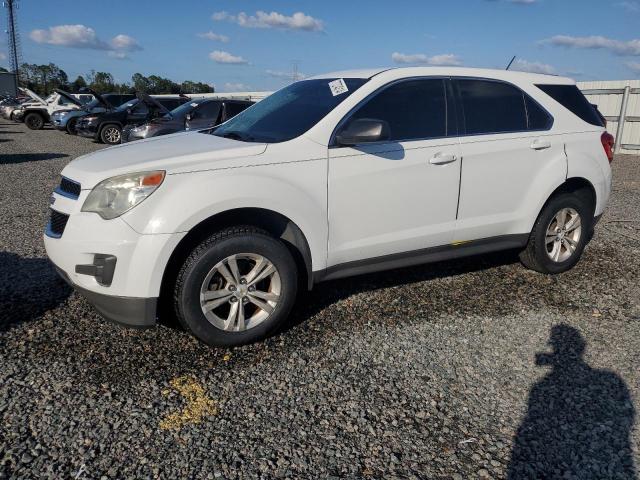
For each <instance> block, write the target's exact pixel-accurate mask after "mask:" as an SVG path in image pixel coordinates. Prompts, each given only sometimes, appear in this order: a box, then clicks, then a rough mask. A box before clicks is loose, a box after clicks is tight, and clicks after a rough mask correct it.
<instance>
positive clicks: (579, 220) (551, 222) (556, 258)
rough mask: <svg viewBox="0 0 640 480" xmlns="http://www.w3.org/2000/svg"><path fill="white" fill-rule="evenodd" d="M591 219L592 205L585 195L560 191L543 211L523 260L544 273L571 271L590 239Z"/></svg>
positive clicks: (533, 268)
mask: <svg viewBox="0 0 640 480" xmlns="http://www.w3.org/2000/svg"><path fill="white" fill-rule="evenodd" d="M592 222H593V207H592V205H590V204H589V202H587V201H586V199H585V197H584V196H581V195H578V194H576V193H561V194H559V195H557V196H555V197H553V198H552V199H551V200H550V201H549V202H548V203H547V205H546V206H545V207H544V209H543V210H542V212H541V213H540V216H539V217H538V220H537V221H536V224H535V225H534V227H533V231H532V232H531V236H530V237H529V242H528V244H527V247H526V248H525V250H524V251H522V252H521V253H520V260H521V261H522V263H523V264H524V265H525V266H526V267H528V268H531V269H532V270H536V271H538V272H541V273H550V274H556V273H562V272H566V271H567V270H570V269H571V268H573V267H574V266H575V265H576V263H578V261H579V260H580V257H581V256H582V252H583V251H584V248H585V246H586V245H587V242H588V241H589V232H590V229H591V224H592Z"/></svg>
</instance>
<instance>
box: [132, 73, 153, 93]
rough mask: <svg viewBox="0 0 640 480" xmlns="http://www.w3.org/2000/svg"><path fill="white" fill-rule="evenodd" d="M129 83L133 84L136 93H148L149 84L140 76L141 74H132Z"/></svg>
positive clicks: (146, 79)
mask: <svg viewBox="0 0 640 480" xmlns="http://www.w3.org/2000/svg"><path fill="white" fill-rule="evenodd" d="M131 82H132V83H133V89H134V90H135V91H136V92H145V93H147V92H149V89H150V88H151V83H150V82H149V79H148V78H147V77H145V76H144V75H142V74H141V73H134V74H133V76H132V77H131Z"/></svg>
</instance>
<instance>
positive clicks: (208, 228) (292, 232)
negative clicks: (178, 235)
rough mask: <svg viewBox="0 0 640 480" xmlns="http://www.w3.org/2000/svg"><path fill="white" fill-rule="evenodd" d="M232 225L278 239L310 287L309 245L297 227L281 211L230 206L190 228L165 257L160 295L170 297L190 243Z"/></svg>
mask: <svg viewBox="0 0 640 480" xmlns="http://www.w3.org/2000/svg"><path fill="white" fill-rule="evenodd" d="M235 225H251V226H254V227H258V228H261V229H263V230H265V231H267V232H268V233H270V234H271V235H273V236H274V237H276V238H279V239H280V240H282V241H283V242H284V244H285V245H286V247H287V248H288V249H289V251H290V252H291V254H292V255H293V258H294V260H295V262H296V266H297V267H298V271H299V273H300V274H301V279H300V280H301V284H302V285H306V287H307V288H308V289H311V287H312V285H313V275H312V262H311V249H310V248H309V243H308V241H307V238H306V237H305V235H304V233H303V232H302V230H301V229H300V227H299V226H298V225H297V224H296V223H295V222H293V221H292V220H291V219H289V218H288V217H286V216H284V215H282V214H281V213H278V212H276V211H273V210H269V209H264V208H253V207H252V208H234V209H231V210H226V211H223V212H220V213H217V214H215V215H213V216H211V217H209V218H207V219H205V220H203V221H201V222H200V223H198V224H197V225H195V226H194V227H193V228H191V229H190V230H189V232H188V233H187V235H186V236H185V237H184V238H182V240H180V242H179V243H178V245H177V246H176V247H175V248H174V249H173V252H172V253H171V255H170V257H169V261H168V262H167V265H166V267H165V269H164V272H163V276H162V283H161V287H160V292H161V297H162V298H165V299H166V298H171V289H172V285H173V281H174V280H175V277H176V274H177V272H178V270H179V269H180V266H181V265H182V263H183V262H184V260H185V259H186V258H187V257H188V255H189V253H190V252H191V250H192V249H193V247H194V246H196V245H197V244H198V243H200V242H201V241H203V240H204V239H205V238H206V237H207V236H209V235H211V233H213V232H215V231H218V230H221V229H223V228H226V227H231V226H235Z"/></svg>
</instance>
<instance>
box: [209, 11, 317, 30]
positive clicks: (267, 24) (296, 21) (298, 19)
mask: <svg viewBox="0 0 640 480" xmlns="http://www.w3.org/2000/svg"><path fill="white" fill-rule="evenodd" d="M211 18H213V20H216V21H223V20H226V21H229V22H233V23H237V24H238V25H240V26H241V27H245V28H278V29H281V30H299V31H306V32H322V31H324V22H323V21H322V20H319V19H317V18H313V17H312V16H310V15H306V14H304V13H302V12H296V13H294V14H293V15H291V16H287V15H284V14H282V13H278V12H270V13H267V12H264V11H262V10H258V11H257V12H256V13H255V15H247V14H246V13H245V12H240V13H238V14H237V15H232V14H230V13H227V12H216V13H214V14H213V15H212V17H211Z"/></svg>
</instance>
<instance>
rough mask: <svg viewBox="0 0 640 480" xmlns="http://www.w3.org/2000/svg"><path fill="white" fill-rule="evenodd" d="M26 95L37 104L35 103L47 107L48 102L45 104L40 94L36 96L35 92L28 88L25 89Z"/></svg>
mask: <svg viewBox="0 0 640 480" xmlns="http://www.w3.org/2000/svg"><path fill="white" fill-rule="evenodd" d="M24 91H25V93H26V94H27V95H29V96H30V97H31V99H32V100H33V101H34V102H35V103H39V104H41V105H46V104H47V102H45V101H44V100H43V99H42V97H40V96H39V95H38V94H36V93H35V92H34V91H32V90H29V89H28V88H25V89H24Z"/></svg>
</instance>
